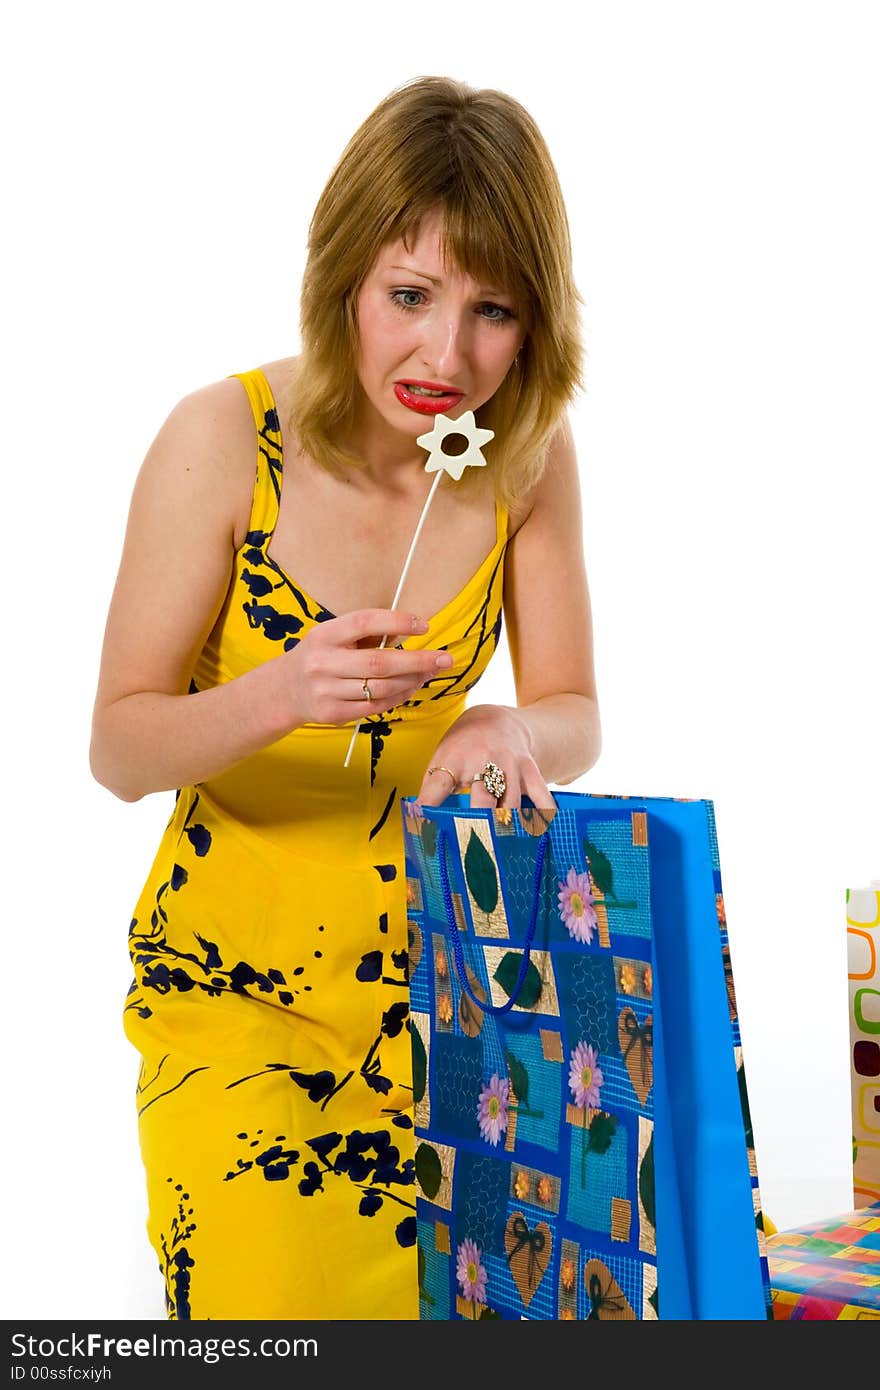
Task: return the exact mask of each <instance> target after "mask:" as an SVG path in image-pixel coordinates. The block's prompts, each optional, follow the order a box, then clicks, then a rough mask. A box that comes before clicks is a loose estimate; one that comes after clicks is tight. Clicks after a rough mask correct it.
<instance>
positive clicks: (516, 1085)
mask: <svg viewBox="0 0 880 1390" xmlns="http://www.w3.org/2000/svg"><path fill="white" fill-rule="evenodd" d="M504 1056H505V1057H506V1059H507V1066H508V1069H509V1071H510V1079H511V1081H512V1083H513V1089H514V1091H515V1092H516V1098H517V1101H518V1102H519V1103H520V1105H523V1106H526V1105H528V1103H529V1074H528V1072H527V1071H526V1069H525V1066H524V1065H523V1063H522V1062H521V1061H520V1059H519V1058H518V1057H514V1055H513V1053H512V1052H505V1054H504Z"/></svg>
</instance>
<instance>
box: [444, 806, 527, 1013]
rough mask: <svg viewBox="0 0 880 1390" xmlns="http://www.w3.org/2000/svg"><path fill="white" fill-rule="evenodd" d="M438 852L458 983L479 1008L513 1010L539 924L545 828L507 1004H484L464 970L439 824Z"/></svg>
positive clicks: (484, 1010)
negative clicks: (516, 971)
mask: <svg viewBox="0 0 880 1390" xmlns="http://www.w3.org/2000/svg"><path fill="white" fill-rule="evenodd" d="M438 831H439V833H438V836H437V852H438V855H439V858H440V878H441V879H442V883H443V898H444V901H445V903H446V920H447V921H448V922H450V923H451V924H452V953H453V955H454V956H455V970H456V973H457V975H458V982H459V984H460V985H461V987H462V989H463V990H464V992H465V994H466V995H467V996H468V998H469V999H472V1000H473V1002H474V1003H475V1004H476V1006H477V1008H478V1009H482V1010H483V1012H484V1013H487V1014H496V1015H497V1014H506V1013H507V1011H508V1009H512V1008H513V1006H514V1004H515V1003H516V998H517V995H518V994H519V992H520V989H521V988H522V982H523V980H524V979H525V977H526V971H527V970H528V968H529V964H530V952H531V949H532V941H533V940H534V936H535V928H536V927H537V924H538V898H539V894H540V889H541V874H542V872H543V869H544V860H545V858H546V857H547V844H548V834H549V832H548V831H546V830H545V831H544V833H543V835H542V836H541V837H540V839H541V843H540V846H539V848H538V857H537V859H536V860H535V881H534V883H533V885H532V919H531V921H530V922H529V928H528V931H527V932H526V940H525V950H524V951H523V958H522V960H521V961H520V965H519V975H518V977H517V981H516V984H515V985H514V988H513V993H512V994H511V996H510V998H509V999H508V1001H507V1003H506V1004H489V1003H485V1004H484V1003H483V1001H482V999H478V998H477V996H476V995H475V994H474V992H473V990H472V989H471V987H470V985H469V984H468V982H467V976H466V975H465V969H464V952H463V951H462V948H461V937H460V935H459V931H458V923H457V922H456V920H455V908H454V906H453V903H452V892H451V890H450V887H449V870H448V869H447V867H446V849H445V844H444V841H445V832H444V830H443V827H442V825H441V826H439V827H438Z"/></svg>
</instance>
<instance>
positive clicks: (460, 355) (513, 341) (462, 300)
mask: <svg viewBox="0 0 880 1390" xmlns="http://www.w3.org/2000/svg"><path fill="white" fill-rule="evenodd" d="M441 228H442V214H441V213H439V212H437V213H434V214H432V215H431V216H430V217H425V218H424V219H423V220H422V225H421V227H420V229H419V235H418V238H417V240H416V241H415V243H414V244H413V246H412V249H411V250H410V251H407V250H406V248H405V246H404V244H403V242H402V241H396V242H390V243H388V244H387V245H386V246H384V247H383V248H382V250H381V252H380V253H379V256H378V257H377V259H376V262H375V264H374V265H373V267H372V269H371V270H370V272H369V274H368V275H367V277H366V279H365V281H364V283H363V285H362V286H361V290H360V294H359V295H358V299H357V315H358V328H359V335H360V352H359V356H358V375H359V377H360V381H361V385H362V387H363V389H364V393H365V396H366V400H367V418H368V421H369V422H370V423H371V424H372V425H373V426H374V427H375V426H376V425H378V424H379V423H380V420H381V421H382V422H384V424H385V425H386V426H390V428H391V429H393V430H394V431H396V432H398V434H400V435H402V436H405V437H406V438H407V439H408V440H412V439H415V438H416V437H417V436H418V435H420V434H424V433H425V432H426V431H427V430H430V429H431V425H432V421H433V419H434V416H435V415H436V414H438V413H439V412H440V411H442V413H443V414H444V415H447V416H448V417H449V418H450V419H453V420H455V419H458V417H459V416H460V415H463V414H464V413H465V412H466V411H468V410H477V409H478V407H479V406H481V405H483V404H484V403H485V402H486V401H487V400H489V398H490V397H491V396H493V395H494V394H495V392H496V391H497V389H498V387H499V386H500V385H501V382H502V381H503V380H504V377H505V376H506V374H507V372H508V371H509V369H510V366H511V363H512V362H513V359H514V357H515V356H516V352H517V349H518V348H519V346H520V344H521V343H522V341H523V337H524V334H523V331H522V326H521V322H520V319H519V318H518V317H516V310H517V305H516V304H515V302H514V300H513V299H512V297H511V296H510V295H509V294H507V293H505V291H504V287H503V286H502V285H495V286H492V285H482V284H479V283H478V282H477V281H475V280H472V279H471V278H470V277H469V276H466V275H464V274H463V273H462V272H461V271H460V270H459V269H458V267H457V266H454V265H452V266H444V265H443V262H442V260H441V246H440V231H441ZM413 382H417V383H422V384H423V385H424V386H426V387H436V388H452V394H446V395H443V396H440V397H439V398H437V397H435V398H431V397H428V396H423V395H419V394H417V393H413V392H411V391H410V390H409V389H408V387H407V385H406V383H413ZM370 407H372V410H370Z"/></svg>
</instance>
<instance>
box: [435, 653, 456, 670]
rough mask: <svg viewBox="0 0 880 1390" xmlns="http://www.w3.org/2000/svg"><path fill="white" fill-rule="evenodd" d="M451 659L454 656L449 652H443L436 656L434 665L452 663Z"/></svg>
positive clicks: (448, 664) (449, 664)
mask: <svg viewBox="0 0 880 1390" xmlns="http://www.w3.org/2000/svg"><path fill="white" fill-rule="evenodd" d="M453 661H454V658H453V657H452V656H451V655H450V654H449V652H443V653H442V654H441V655H440V656H438V657H437V660H436V661H435V662H434V665H435V666H438V667H439V666H451V665H452V664H453Z"/></svg>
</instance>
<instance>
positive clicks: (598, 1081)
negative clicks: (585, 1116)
mask: <svg viewBox="0 0 880 1390" xmlns="http://www.w3.org/2000/svg"><path fill="white" fill-rule="evenodd" d="M604 1081H605V1077H604V1076H603V1075H602V1070H601V1068H600V1067H599V1054H598V1052H597V1051H596V1049H595V1047H590V1044H589V1043H585V1042H579V1043H578V1045H577V1047H576V1048H575V1049H574V1052H572V1054H571V1069H570V1071H569V1074H568V1084H569V1086H570V1087H571V1089H572V1091H573V1092H574V1103H575V1105H580V1106H584V1107H586V1106H588V1105H589V1106H591V1107H592V1108H593V1109H594V1110H596V1109H598V1107H599V1087H600V1086H602V1084H603V1083H604Z"/></svg>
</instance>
